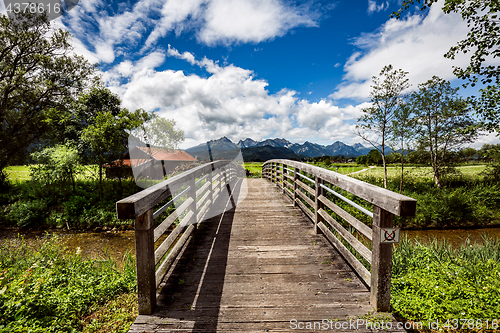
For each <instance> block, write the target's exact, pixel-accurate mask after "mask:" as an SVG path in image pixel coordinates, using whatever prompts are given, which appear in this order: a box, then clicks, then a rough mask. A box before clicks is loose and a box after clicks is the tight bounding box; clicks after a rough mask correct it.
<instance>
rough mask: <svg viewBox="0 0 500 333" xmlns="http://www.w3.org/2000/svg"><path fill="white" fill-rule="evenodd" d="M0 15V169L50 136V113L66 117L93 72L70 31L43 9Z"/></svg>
mask: <svg viewBox="0 0 500 333" xmlns="http://www.w3.org/2000/svg"><path fill="white" fill-rule="evenodd" d="M19 15H22V16H23V18H20V19H17V20H9V19H8V18H7V16H5V15H1V16H0V55H1V56H0V78H1V82H2V84H1V85H0V95H1V96H3V97H2V99H1V100H0V124H2V126H1V127H0V170H2V169H3V168H5V167H6V166H7V165H10V164H14V163H19V162H23V161H24V160H25V159H26V157H27V151H28V149H29V147H30V145H32V144H34V143H36V142H37V141H38V140H40V139H50V138H51V137H52V134H53V133H54V132H53V129H54V128H53V127H52V124H53V123H57V121H58V120H55V119H54V121H52V119H53V117H56V118H57V119H60V118H64V117H66V116H68V114H69V107H70V105H71V104H72V103H73V102H74V101H75V99H76V96H77V92H79V91H81V90H82V89H83V88H84V87H85V86H86V84H87V81H88V79H89V77H90V76H91V75H92V74H93V73H94V71H95V67H94V66H91V65H90V64H89V63H88V62H87V61H86V60H85V59H84V58H83V57H81V56H76V55H74V53H73V52H72V50H71V45H70V43H69V38H70V34H69V33H68V32H67V31H64V30H63V29H57V28H54V27H53V26H52V25H51V24H50V23H49V22H48V21H47V20H46V19H45V18H43V17H42V16H41V15H36V14H31V13H29V11H28V12H26V13H21V14H19Z"/></svg>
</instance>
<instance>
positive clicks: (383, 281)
mask: <svg viewBox="0 0 500 333" xmlns="http://www.w3.org/2000/svg"><path fill="white" fill-rule="evenodd" d="M392 219H393V215H392V214H391V213H390V212H388V211H385V210H383V209H382V208H380V207H377V206H374V207H373V228H372V229H373V236H372V269H371V274H372V279H371V288H370V303H371V305H372V306H373V308H374V309H375V310H377V311H382V312H388V311H389V310H390V308H391V269H392V244H391V243H380V229H381V228H392Z"/></svg>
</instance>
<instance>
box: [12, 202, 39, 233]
mask: <svg viewBox="0 0 500 333" xmlns="http://www.w3.org/2000/svg"><path fill="white" fill-rule="evenodd" d="M47 216H48V200H46V199H35V200H26V201H24V200H19V201H16V202H15V203H13V204H12V205H11V206H10V207H9V208H8V213H7V218H8V219H9V220H10V221H11V222H13V223H14V224H16V225H17V226H18V227H21V228H25V227H33V226H36V225H41V224H42V223H43V222H44V220H45V218H46V217H47Z"/></svg>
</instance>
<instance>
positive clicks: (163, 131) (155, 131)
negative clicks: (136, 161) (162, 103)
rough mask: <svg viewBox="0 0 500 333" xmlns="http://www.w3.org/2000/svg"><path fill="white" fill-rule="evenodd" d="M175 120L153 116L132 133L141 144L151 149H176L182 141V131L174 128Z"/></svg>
mask: <svg viewBox="0 0 500 333" xmlns="http://www.w3.org/2000/svg"><path fill="white" fill-rule="evenodd" d="M175 124H176V123H175V120H172V119H166V118H163V117H158V116H154V117H153V118H152V119H151V120H149V121H147V122H144V123H143V124H142V125H141V126H139V127H138V128H137V129H135V130H134V131H132V134H133V135H134V136H136V137H137V138H138V139H139V140H141V141H142V142H144V143H146V144H149V145H150V146H152V147H161V148H167V149H177V146H178V145H179V143H181V142H182V141H184V131H183V130H178V129H176V128H175Z"/></svg>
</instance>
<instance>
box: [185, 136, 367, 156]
mask: <svg viewBox="0 0 500 333" xmlns="http://www.w3.org/2000/svg"><path fill="white" fill-rule="evenodd" d="M209 145H210V148H211V149H212V151H219V152H220V151H229V150H233V149H237V148H240V149H243V148H258V147H265V146H271V147H274V148H288V149H290V150H291V151H293V152H294V153H295V154H298V155H304V156H306V157H317V156H325V155H329V156H334V155H335V156H341V155H342V156H345V157H348V156H349V157H357V156H359V155H365V154H367V153H368V152H369V151H370V149H369V148H366V147H365V146H363V145H362V144H361V143H356V144H354V145H352V146H349V145H347V144H345V143H343V142H341V141H335V142H334V143H332V144H330V145H328V146H324V145H320V144H318V143H314V142H310V141H306V142H304V143H302V144H300V143H292V142H290V141H289V140H287V139H285V138H275V139H265V140H262V141H255V140H253V139H251V138H246V139H244V140H239V141H238V143H236V144H235V143H233V142H232V141H231V140H230V139H229V138H227V137H226V136H223V137H221V138H219V139H215V140H210V141H209ZM186 151H187V152H188V153H193V154H196V153H200V152H203V151H207V153H208V145H207V143H202V144H200V145H198V146H195V147H191V148H188V149H186Z"/></svg>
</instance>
